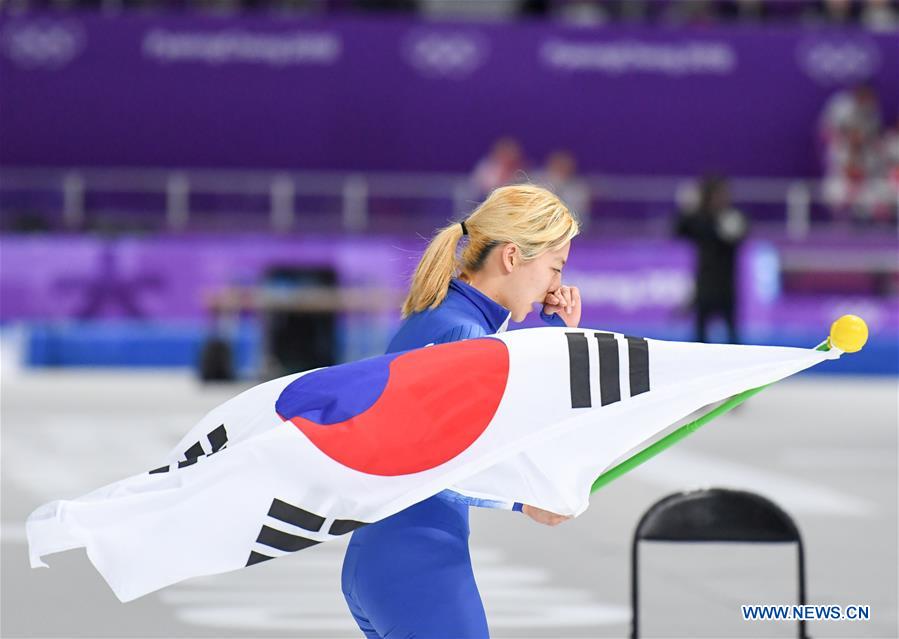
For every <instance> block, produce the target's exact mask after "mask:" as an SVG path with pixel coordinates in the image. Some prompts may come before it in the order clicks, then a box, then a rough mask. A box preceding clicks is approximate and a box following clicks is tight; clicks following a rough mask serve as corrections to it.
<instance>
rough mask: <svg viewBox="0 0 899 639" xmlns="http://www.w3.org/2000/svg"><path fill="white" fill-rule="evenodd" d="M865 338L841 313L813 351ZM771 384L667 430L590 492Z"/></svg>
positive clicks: (855, 320) (849, 347) (850, 346)
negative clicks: (666, 432) (827, 334)
mask: <svg viewBox="0 0 899 639" xmlns="http://www.w3.org/2000/svg"><path fill="white" fill-rule="evenodd" d="M867 339H868V327H867V326H866V325H865V323H864V321H863V320H862V319H861V318H860V317H857V316H855V315H843V316H842V317H841V318H839V319H838V320H837V321H835V322H834V323H833V324H832V325H831V327H830V336H829V337H828V338H827V339H826V340H824V341H823V342H821V343H820V344H818V346H816V347H815V350H816V351H829V350H830V348H831V345H833V346H835V347H836V348H837V349H839V350H841V351H843V352H844V353H854V352H856V351H858V350H861V347H862V346H864V344H865V342H866V341H867ZM770 385H771V384H766V385H764V386H759V387H758V388H751V389H749V390H747V391H743V392H742V393H739V394H737V395H734V396H733V397H731V398H730V399H728V400H726V401H725V402H724V403H723V404H721V405H720V406H717V407H716V408H714V409H712V410H711V411H709V412H708V413H706V414H705V415H703V416H702V417H699V418H698V419H694V420H693V421H692V422H690V423H689V424H684V425H683V426H681V427H680V428H678V429H677V430H675V431H674V432H672V433H669V434H668V435H666V436H665V437H663V438H662V439H660V440H659V441H657V442H655V443H654V444H652V445H651V446H647V447H646V448H644V449H643V450H641V451H640V452H638V453H636V454H635V455H633V456H631V457H629V458H628V459H626V460H624V461H623V462H621V463H620V464H618V465H617V466H615V467H613V468H610V469H609V470H607V471H606V472H604V473H603V474H602V475H600V476H599V477H597V478H596V481H594V482H593V486H591V487H590V492H591V494H592V493H595V492H596V491H597V490H599V489H600V488H602V487H603V486H605V485H606V484H608V483H609V482H611V481H612V480H614V479H617V478H618V477H621V476H622V475H624V474H625V473H627V472H629V471H631V470H633V469H634V468H636V467H637V466H639V465H640V464H642V463H644V462H646V461H648V460H650V459H652V458H653V457H655V456H656V455H658V454H659V453H660V452H662V451H663V450H665V449H666V448H669V447H671V446H673V445H674V444H676V443H677V442H679V441H680V440H682V439H683V438H684V437H686V436H687V435H689V434H690V433H693V432H694V431H696V430H697V429H698V428H699V427H700V426H704V425H705V424H708V423H709V422H710V421H712V420H713V419H715V418H716V417H720V416H721V415H724V414H725V413H727V412H729V411H731V410H733V409H734V408H735V407H737V406H739V405H740V404H742V403H743V402H745V401H746V400H747V399H749V398H750V397H752V396H753V395H756V394H758V393H760V392H761V391H763V390H764V389H766V388H768V386H770Z"/></svg>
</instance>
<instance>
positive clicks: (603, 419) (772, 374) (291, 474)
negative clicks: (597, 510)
mask: <svg viewBox="0 0 899 639" xmlns="http://www.w3.org/2000/svg"><path fill="white" fill-rule="evenodd" d="M840 354H841V353H840V351H838V350H836V349H833V350H830V351H827V352H823V351H816V350H813V349H799V348H782V347H768V346H732V345H717V344H695V343H689V342H666V341H659V340H652V339H643V338H639V337H628V336H624V335H621V334H616V333H610V332H604V331H597V330H591V329H583V328H577V329H571V328H557V327H542V328H534V329H523V330H517V331H511V332H506V333H500V334H497V335H493V336H490V337H482V338H477V339H470V340H464V341H461V342H453V343H449V344H440V345H436V346H429V347H425V348H420V349H415V350H410V351H404V352H402V353H392V354H388V355H382V356H378V357H373V358H370V359H366V360H362V361H359V362H353V363H349V364H342V365H339V366H331V367H327V368H321V369H316V370H314V371H308V372H305V373H299V374H295V375H288V376H286V377H282V378H279V379H276V380H273V381H270V382H267V383H264V384H260V385H259V386H255V387H253V388H251V389H249V390H247V391H246V392H244V393H241V394H240V395H238V396H237V397H235V398H233V399H231V400H229V401H227V402H225V403H224V404H222V405H220V406H218V407H217V408H215V409H213V410H212V411H211V412H210V413H209V414H207V415H206V416H205V417H204V418H203V419H201V420H200V422H199V423H198V424H197V425H196V426H194V428H193V429H191V430H190V432H189V433H188V434H187V435H186V436H185V437H184V438H183V439H182V440H181V441H180V442H179V443H178V445H177V446H175V448H174V449H173V450H172V452H171V453H170V454H169V456H168V458H167V459H165V460H164V462H165V463H164V464H163V465H162V466H160V467H158V468H154V469H152V470H150V471H145V472H142V473H140V474H137V475H134V476H132V477H128V478H127V479H123V480H121V481H117V482H114V483H112V484H109V485H107V486H104V487H102V488H100V489H98V490H95V491H94V492H91V493H89V494H87V495H84V496H82V497H79V498H77V499H70V500H60V501H54V502H51V503H48V504H45V505H43V506H41V507H40V508H38V509H37V510H35V511H34V512H33V513H32V514H31V515H30V516H29V517H28V520H27V523H26V530H27V537H28V544H29V554H30V559H31V566H32V567H39V566H46V564H45V563H44V562H43V561H42V560H41V558H42V557H43V556H44V555H47V554H50V553H54V552H59V551H62V550H67V549H71V548H78V547H84V548H85V549H86V551H87V555H88V557H89V558H90V560H91V561H92V562H93V564H94V566H95V567H96V568H97V570H98V571H99V572H100V573H101V575H102V576H103V577H104V579H105V580H106V581H107V582H108V583H109V585H110V587H111V588H112V590H113V591H114V592H115V594H116V596H117V597H118V598H119V599H120V600H121V601H130V600H133V599H135V598H137V597H140V596H142V595H145V594H147V593H150V592H153V591H155V590H158V589H159V588H163V587H165V586H167V585H170V584H173V583H176V582H179V581H181V580H184V579H187V578H190V577H196V576H200V575H210V574H217V573H222V572H226V571H230V570H235V569H238V568H243V567H246V566H250V565H252V564H255V563H259V562H260V561H266V560H269V559H271V558H276V557H279V556H282V555H285V554H288V553H291V552H295V551H297V550H301V549H302V548H306V547H309V546H311V545H314V544H317V543H321V542H326V541H328V540H331V539H336V538H337V537H339V536H340V535H344V534H347V533H348V532H350V531H351V530H353V529H355V528H357V527H359V526H361V525H364V524H365V523H370V522H375V521H378V520H380V519H383V518H385V517H388V516H390V515H392V514H394V513H396V512H399V511H400V510H402V509H404V508H406V507H408V506H411V505H412V504H415V503H417V502H419V501H421V500H423V499H426V498H427V497H430V496H432V495H435V494H436V493H438V492H440V491H442V490H444V489H446V488H451V489H452V490H455V491H457V492H460V493H463V494H466V495H469V496H474V497H480V498H484V499H497V500H501V501H507V502H509V501H517V502H521V503H526V504H530V505H533V506H536V507H538V508H543V509H546V510H550V511H553V512H557V513H560V514H565V515H575V516H576V515H579V514H581V513H582V512H584V510H586V508H587V506H588V504H589V495H590V487H591V485H592V483H593V481H594V480H595V479H596V477H597V476H598V475H599V474H601V473H602V472H603V471H605V470H607V469H608V468H610V467H611V466H612V465H613V463H614V462H615V461H616V460H618V459H619V458H621V457H622V455H624V454H625V453H627V452H628V451H632V450H634V449H636V448H639V447H641V446H642V445H645V443H646V442H647V441H648V440H650V439H652V438H653V437H654V436H655V435H657V434H658V433H660V432H661V431H663V430H665V429H666V428H667V427H668V426H670V425H671V424H673V423H675V422H676V421H678V420H679V419H681V418H683V417H685V416H687V415H689V414H690V413H692V412H693V411H695V410H697V409H699V408H702V407H703V406H706V405H708V404H710V403H713V402H716V401H719V400H721V399H724V398H727V397H729V396H731V395H734V394H736V393H739V392H741V391H744V390H747V389H750V388H755V387H758V386H762V385H764V384H768V383H771V382H774V381H777V380H779V379H782V378H784V377H787V376H789V375H792V374H794V373H797V372H799V371H801V370H803V369H806V368H808V367H810V366H813V365H814V364H817V363H819V362H822V361H824V360H826V359H834V358H837V357H839V355H840Z"/></svg>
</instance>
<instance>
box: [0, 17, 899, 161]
mask: <svg viewBox="0 0 899 639" xmlns="http://www.w3.org/2000/svg"><path fill="white" fill-rule="evenodd" d="M0 76H2V88H0V139H2V140H3V144H2V147H0V165H3V166H25V165H53V166H60V165H89V166H96V165H124V166H215V167H223V166H226V167H294V168H306V169H319V168H328V169H340V170H442V171H465V170H468V169H470V168H471V166H472V165H473V163H474V162H475V160H476V159H477V158H479V157H481V156H482V155H483V154H484V152H485V150H486V148H487V147H488V145H489V144H490V143H491V142H492V141H493V140H494V139H496V138H497V137H499V136H502V135H514V136H518V137H519V138H520V139H521V140H522V141H523V142H524V144H525V147H526V151H527V153H528V154H529V155H530V156H531V157H532V158H534V159H535V160H537V161H541V160H542V159H543V157H544V155H545V154H546V153H548V152H549V151H551V150H553V149H556V148H560V147H564V148H569V149H571V150H573V151H574V152H575V154H576V155H577V156H578V158H579V160H580V162H581V165H582V168H583V169H584V170H586V171H603V172H610V173H640V174H645V173H667V174H695V173H699V172H702V171H706V170H708V169H717V170H721V171H725V172H728V173H731V174H742V175H771V176H776V175H815V174H817V173H818V172H819V169H818V161H817V157H816V151H815V136H814V128H815V125H814V123H815V120H816V118H817V115H818V113H819V111H820V109H821V107H822V105H823V104H824V101H825V100H826V98H827V97H828V96H829V95H830V94H832V93H833V92H834V91H836V90H837V89H839V88H841V87H843V86H847V85H850V84H852V83H854V82H857V81H859V80H861V79H863V78H866V77H869V76H870V77H871V78H872V79H873V83H874V85H875V86H876V88H877V89H878V91H879V92H880V95H881V98H882V102H883V105H884V107H885V111H886V114H887V116H888V118H895V115H896V111H897V105H899V39H897V38H896V37H895V34H887V35H875V34H871V33H867V32H864V31H861V30H854V29H849V30H829V29H798V28H781V27H770V28H764V29H760V28H749V27H740V28H723V27H716V28H695V29H649V28H637V27H614V28H577V27H571V26H563V25H558V24H543V23H526V22H525V23H517V24H493V25H490V24H454V23H439V24H428V23H423V22H414V21H412V20H410V19H407V18H401V19H384V18H382V19H367V20H364V21H363V20H359V19H353V18H331V19H314V20H313V19H302V20H301V19H296V18H265V17H208V16H207V17H199V16H138V15H135V14H125V15H120V16H114V17H102V16H98V15H83V16H80V17H79V16H77V15H72V14H66V15H64V16H52V15H49V14H48V15H43V16H37V15H31V16H24V17H10V16H6V17H3V18H2V19H0Z"/></svg>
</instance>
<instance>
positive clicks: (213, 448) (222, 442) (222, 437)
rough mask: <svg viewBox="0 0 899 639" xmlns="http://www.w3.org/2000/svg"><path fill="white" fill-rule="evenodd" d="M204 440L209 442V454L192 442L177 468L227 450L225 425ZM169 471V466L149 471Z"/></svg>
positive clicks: (198, 444)
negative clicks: (224, 449)
mask: <svg viewBox="0 0 899 639" xmlns="http://www.w3.org/2000/svg"><path fill="white" fill-rule="evenodd" d="M206 440H207V441H208V442H209V452H208V453H207V452H206V449H205V448H203V444H201V443H200V442H194V443H193V444H191V446H190V448H188V449H187V450H185V451H184V460H182V461H179V462H178V468H184V467H185V466H190V465H191V464H195V463H197V459H199V458H200V457H203V456H204V455H205V456H208V455H212V454H213V453H217V452H218V451H220V450H222V449H223V448H227V444H228V431H226V430H225V425H224V424H219V425H218V426H216V427H215V429H213V430H212V431H211V432H210V433H209V434H208V435H206ZM170 469H171V466H160V467H159V468H154V469H153V470H151V471H150V474H151V475H152V474H154V473H167V472H169V470H170Z"/></svg>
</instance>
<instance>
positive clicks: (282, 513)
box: [246, 498, 365, 566]
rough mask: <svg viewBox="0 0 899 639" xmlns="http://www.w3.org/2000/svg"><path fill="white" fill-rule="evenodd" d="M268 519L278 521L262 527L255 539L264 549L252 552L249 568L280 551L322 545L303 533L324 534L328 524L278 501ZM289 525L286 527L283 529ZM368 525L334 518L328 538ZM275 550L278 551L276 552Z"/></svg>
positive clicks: (311, 514)
mask: <svg viewBox="0 0 899 639" xmlns="http://www.w3.org/2000/svg"><path fill="white" fill-rule="evenodd" d="M268 517H269V518H271V519H273V520H275V521H274V522H271V523H272V525H271V526H270V525H268V524H263V525H262V529H261V530H260V531H259V536H258V537H256V543H257V544H259V545H260V546H261V548H260V549H259V551H256V550H251V551H250V556H249V558H248V559H247V563H246V565H247V566H252V565H253V564H258V563H259V562H261V561H266V560H267V559H274V557H275V556H279V554H280V553H278V552H277V551H280V552H282V553H283V552H296V551H297V550H302V549H303V548H308V547H309V546H314V545H315V544H319V543H321V541H316V540H315V539H310V538H309V537H307V536H305V534H304V533H303V532H302V531H308V532H313V533H321V531H322V529H323V528H324V526H325V523H326V522H327V521H328V520H327V518H325V517H322V516H321V515H316V514H315V513H311V512H309V511H307V510H303V509H302V508H298V507H297V506H294V505H292V504H288V503H287V502H286V501H282V500H280V499H277V498H275V499H274V500H272V504H271V506H269V509H268ZM284 524H287V526H284ZM364 525H365V522H361V521H353V520H351V519H334V520H332V521H331V523H330V525H329V526H328V527H327V534H328V535H345V534H347V533H348V532H350V531H353V530H355V529H356V528H359V527H360V526H364ZM285 528H287V529H299V530H296V531H295V532H285V531H284V529H285ZM273 550H274V551H275V552H274V553H273Z"/></svg>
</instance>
